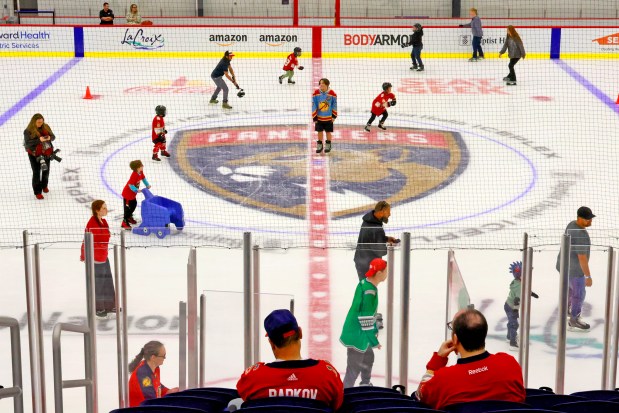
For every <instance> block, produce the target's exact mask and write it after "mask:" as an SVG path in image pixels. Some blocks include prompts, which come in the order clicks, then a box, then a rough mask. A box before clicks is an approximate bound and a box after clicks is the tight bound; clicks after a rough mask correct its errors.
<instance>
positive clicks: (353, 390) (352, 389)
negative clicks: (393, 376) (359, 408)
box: [344, 386, 402, 395]
mask: <svg viewBox="0 0 619 413" xmlns="http://www.w3.org/2000/svg"><path fill="white" fill-rule="evenodd" d="M374 391H377V392H391V393H400V392H399V391H397V390H395V389H392V388H390V387H378V386H359V387H349V388H346V389H344V395H347V394H353V393H370V392H374ZM400 394H402V393H400Z"/></svg>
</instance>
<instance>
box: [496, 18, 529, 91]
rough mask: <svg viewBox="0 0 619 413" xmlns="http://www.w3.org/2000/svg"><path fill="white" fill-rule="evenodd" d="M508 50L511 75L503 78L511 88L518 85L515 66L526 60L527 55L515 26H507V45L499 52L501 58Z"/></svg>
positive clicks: (504, 44)
mask: <svg viewBox="0 0 619 413" xmlns="http://www.w3.org/2000/svg"><path fill="white" fill-rule="evenodd" d="M506 50H507V56H509V65H508V66H507V67H509V74H508V75H507V76H505V77H504V78H503V80H504V81H505V82H506V84H507V85H509V86H515V85H516V72H515V71H514V66H516V63H518V60H520V59H524V58H525V57H526V55H527V53H526V52H525V51H524V44H523V43H522V39H521V38H520V35H519V34H518V32H517V31H516V29H514V26H507V37H506V38H505V43H503V48H502V49H501V51H500V52H499V57H501V56H502V55H503V53H505V51H506Z"/></svg>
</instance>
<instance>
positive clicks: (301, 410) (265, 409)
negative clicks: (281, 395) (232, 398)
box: [239, 406, 325, 413]
mask: <svg viewBox="0 0 619 413" xmlns="http://www.w3.org/2000/svg"><path fill="white" fill-rule="evenodd" d="M239 412H242V413H325V411H324V410H321V409H314V408H312V407H301V406H259V407H247V408H245V407H244V408H243V409H241V410H239Z"/></svg>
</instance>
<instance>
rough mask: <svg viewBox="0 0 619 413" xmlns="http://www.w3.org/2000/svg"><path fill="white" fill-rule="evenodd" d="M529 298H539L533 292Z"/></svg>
mask: <svg viewBox="0 0 619 413" xmlns="http://www.w3.org/2000/svg"><path fill="white" fill-rule="evenodd" d="M531 297H533V298H539V295H537V294H535V293H534V292H533V291H531Z"/></svg>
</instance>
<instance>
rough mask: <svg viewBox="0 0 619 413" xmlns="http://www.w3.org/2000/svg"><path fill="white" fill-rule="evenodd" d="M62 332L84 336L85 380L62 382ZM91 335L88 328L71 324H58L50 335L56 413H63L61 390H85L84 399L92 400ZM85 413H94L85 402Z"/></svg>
mask: <svg viewBox="0 0 619 413" xmlns="http://www.w3.org/2000/svg"><path fill="white" fill-rule="evenodd" d="M63 331H68V332H72V333H80V334H83V335H84V364H85V372H86V374H85V376H86V377H85V378H84V379H78V380H62V351H61V345H60V334H61V333H62V332H63ZM91 336H92V333H91V330H90V328H89V327H88V326H86V325H83V324H71V323H58V324H56V325H55V326H54V331H53V333H52V354H53V360H54V405H55V411H56V413H62V412H63V396H62V389H71V388H75V387H84V388H86V398H87V400H88V399H91V398H92V388H93V384H94V380H93V376H92V374H93V368H92V367H93V366H92V359H93V356H94V355H93V354H91V346H90V345H89V342H90V339H91ZM87 405H88V408H87V410H86V411H87V412H88V413H91V412H94V409H93V408H92V406H93V403H92V401H91V402H90V403H88V402H87Z"/></svg>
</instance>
